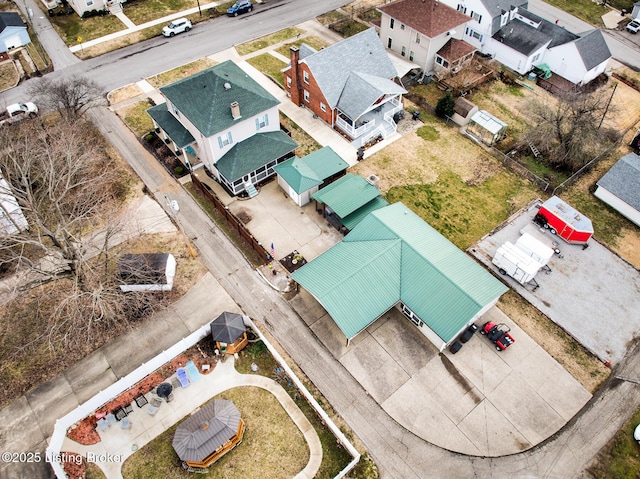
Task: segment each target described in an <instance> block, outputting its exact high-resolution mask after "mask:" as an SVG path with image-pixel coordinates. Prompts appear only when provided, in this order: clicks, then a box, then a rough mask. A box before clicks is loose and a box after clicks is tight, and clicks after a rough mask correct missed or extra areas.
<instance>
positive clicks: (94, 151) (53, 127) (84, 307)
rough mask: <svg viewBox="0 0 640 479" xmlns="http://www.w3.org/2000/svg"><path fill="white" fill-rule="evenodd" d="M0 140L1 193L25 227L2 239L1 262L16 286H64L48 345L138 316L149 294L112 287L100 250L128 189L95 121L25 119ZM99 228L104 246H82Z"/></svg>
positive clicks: (110, 267) (113, 282)
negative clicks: (13, 204)
mask: <svg viewBox="0 0 640 479" xmlns="http://www.w3.org/2000/svg"><path fill="white" fill-rule="evenodd" d="M0 145H3V147H2V150H0V169H1V170H2V173H3V176H4V178H5V179H6V180H7V183H6V186H4V187H2V186H1V185H2V183H0V197H2V196H3V195H7V196H8V195H11V196H12V197H13V198H15V202H16V203H17V204H18V205H19V206H20V208H21V209H22V212H23V214H24V216H25V217H26V219H27V221H28V228H24V229H22V230H20V231H18V232H15V233H14V234H10V235H6V236H4V237H2V238H0V265H9V266H10V267H11V268H13V269H14V270H15V271H16V272H17V273H18V276H19V281H17V283H16V285H17V286H16V287H17V288H19V289H20V290H28V289H31V288H34V287H37V286H40V285H43V284H46V283H50V282H52V281H60V282H61V284H64V288H61V289H62V290H64V295H63V296H62V297H61V298H59V301H58V302H57V305H56V308H55V310H54V311H52V312H51V320H50V321H49V327H48V328H46V329H45V330H44V331H43V334H45V333H46V334H47V335H50V338H51V341H50V343H51V344H53V343H55V342H56V341H59V340H60V339H61V338H63V339H64V340H65V341H66V342H68V341H71V340H73V341H77V340H78V338H79V337H80V336H84V337H86V338H90V332H91V330H92V328H93V327H94V325H95V324H96V323H99V322H103V323H104V322H106V323H109V322H113V321H119V320H122V319H126V318H127V317H131V316H133V317H135V316H137V315H139V314H140V310H141V309H142V310H144V309H146V308H148V307H149V306H150V305H151V304H152V303H153V302H154V301H155V300H154V299H153V298H152V297H149V296H148V295H140V294H124V293H122V292H121V291H120V290H119V289H118V288H117V285H118V281H117V279H116V278H115V274H113V273H114V269H115V268H114V266H113V265H110V263H109V262H110V258H109V256H108V255H107V254H105V253H106V251H107V250H108V247H107V246H108V244H107V243H108V241H109V239H110V238H111V237H112V236H113V234H114V233H115V232H117V230H118V228H119V215H118V214H117V210H118V207H119V206H120V204H121V199H122V196H123V195H124V194H126V191H127V188H126V185H123V184H122V181H123V180H121V179H120V178H119V169H118V168H115V167H114V165H113V163H112V161H111V158H110V157H109V156H108V155H107V154H106V145H105V141H104V139H103V138H102V137H101V136H100V135H99V133H98V132H97V131H96V129H95V128H94V127H93V125H91V124H90V123H86V122H84V121H83V120H79V121H76V122H75V123H67V122H65V121H59V122H55V123H51V124H46V125H45V124H42V123H40V122H25V123H22V124H20V125H17V126H16V127H15V128H14V127H12V128H5V129H2V130H1V131H0ZM3 190H4V191H3ZM96 228H102V229H103V230H104V231H105V233H104V234H103V235H100V238H102V242H103V244H97V245H87V243H86V242H85V241H82V238H83V236H85V235H87V234H88V233H89V232H91V231H94V230H95V229H96ZM80 332H85V333H86V335H85V334H79V333H80ZM54 338H55V341H54Z"/></svg>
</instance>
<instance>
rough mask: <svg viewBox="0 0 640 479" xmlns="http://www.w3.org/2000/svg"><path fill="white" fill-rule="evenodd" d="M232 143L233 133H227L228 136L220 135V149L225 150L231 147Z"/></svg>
mask: <svg viewBox="0 0 640 479" xmlns="http://www.w3.org/2000/svg"><path fill="white" fill-rule="evenodd" d="M231 143H233V138H232V137H231V132H230V131H229V132H227V134H226V135H220V136H219V137H218V146H219V147H220V148H224V147H225V146H227V145H230V144H231Z"/></svg>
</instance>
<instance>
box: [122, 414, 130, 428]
mask: <svg viewBox="0 0 640 479" xmlns="http://www.w3.org/2000/svg"><path fill="white" fill-rule="evenodd" d="M120 428H121V429H131V419H129V418H128V417H125V418H123V419H122V422H121V423H120Z"/></svg>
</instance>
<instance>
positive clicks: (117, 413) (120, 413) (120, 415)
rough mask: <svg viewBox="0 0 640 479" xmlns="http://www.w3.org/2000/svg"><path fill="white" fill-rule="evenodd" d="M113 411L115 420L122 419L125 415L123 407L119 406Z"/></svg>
mask: <svg viewBox="0 0 640 479" xmlns="http://www.w3.org/2000/svg"><path fill="white" fill-rule="evenodd" d="M113 413H114V414H115V416H116V420H117V421H121V420H122V419H124V418H125V417H127V412H126V411H125V410H124V409H122V408H121V407H119V408H118V409H116V410H115V411H114V412H113Z"/></svg>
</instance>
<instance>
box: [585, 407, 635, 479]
mask: <svg viewBox="0 0 640 479" xmlns="http://www.w3.org/2000/svg"><path fill="white" fill-rule="evenodd" d="M638 423H640V410H638V411H636V412H635V414H634V415H633V416H632V417H631V419H629V421H627V423H626V424H625V425H624V427H623V428H622V429H620V431H618V433H617V434H616V435H615V436H614V437H613V439H611V441H609V443H608V444H607V445H606V446H605V447H603V448H602V449H601V450H600V452H599V453H598V455H597V456H596V458H595V460H594V462H593V464H592V465H591V466H590V467H589V468H588V469H587V470H588V472H589V473H590V476H591V477H593V478H595V479H611V478H615V479H637V477H638V471H640V445H638V443H637V442H636V441H635V440H634V439H633V431H634V429H635V428H636V426H637V425H638Z"/></svg>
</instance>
